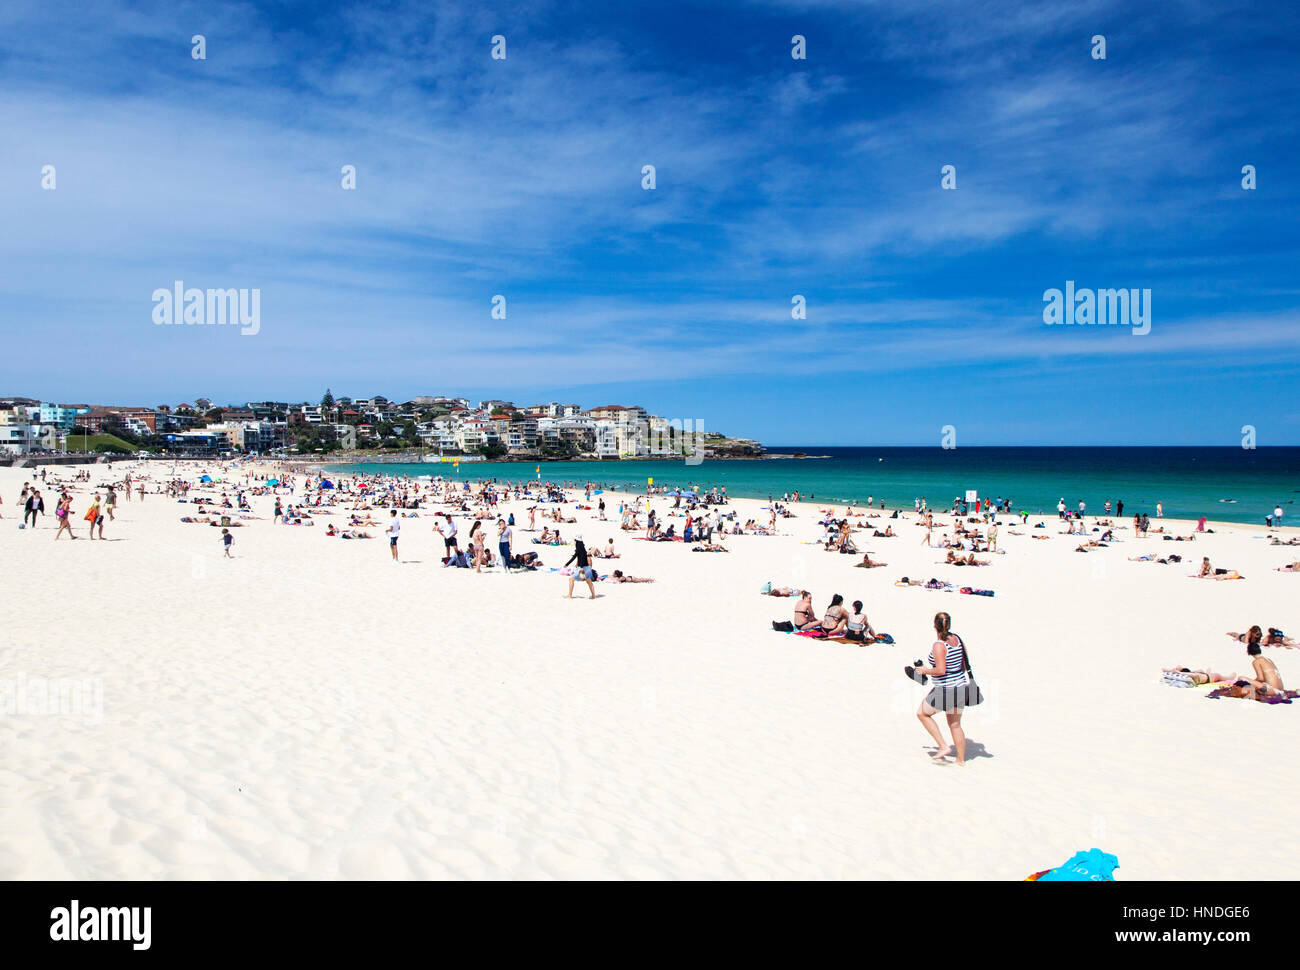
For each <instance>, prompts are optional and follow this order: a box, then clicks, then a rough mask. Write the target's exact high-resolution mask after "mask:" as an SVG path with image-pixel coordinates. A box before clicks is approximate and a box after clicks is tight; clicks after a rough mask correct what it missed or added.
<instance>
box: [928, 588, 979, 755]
mask: <svg viewBox="0 0 1300 970" xmlns="http://www.w3.org/2000/svg"><path fill="white" fill-rule="evenodd" d="M934 633H935V637H936V638H937V639H936V640H935V641H934V646H932V647H931V648H930V655H929V657H928V658H927V659H926V662H925V666H922V667H917V668H916V671H915V673H916V674H925V675H928V676H929V677H930V678H931V679H932V683H931V687H930V693H928V694H926V695H925V700H923V701H922V702H921V706H920V707H919V708H917V711H916V717H917V719H918V720H919V721H920V722H921V726H922V727H923V728H925V730H926V733H927V734H929V735H930V737H932V738H933V739H934V743H935V744H937V745H938V746H939V750H938V751H936V752H935V753H934V754H933V755H932V756H931V757H933V759H934V760H935V762H936V763H940V762H941V761H942V759H943V758H946V757H947V756H948V755H950V754H952V753H953V749H954V748H955V749H956V754H957V762H956V763H957V764H959V765H961V764H965V763H966V733H965V732H964V731H963V730H962V727H961V713H962V709H963V708H965V707H969V706H972V705H975V704H978V703H980V701H982V700H983V699H984V698H983V697H981V696H980V692H979V687H977V686H976V684H975V680H974V677H973V676H972V672H971V669H970V663H969V661H968V660H967V658H966V645H965V644H964V643H962V639H961V637H959V636H958V635H957V634H955V633H953V632H952V617H950V616H949V615H948V614H947V613H936V614H935V615H934ZM940 711H943V712H944V714H945V715H946V716H947V719H948V733H949V734H950V735H952V744H944V742H943V735H942V734H940V733H939V726H938V725H937V724H935V723H934V715H936V714H938V713H939V712H940Z"/></svg>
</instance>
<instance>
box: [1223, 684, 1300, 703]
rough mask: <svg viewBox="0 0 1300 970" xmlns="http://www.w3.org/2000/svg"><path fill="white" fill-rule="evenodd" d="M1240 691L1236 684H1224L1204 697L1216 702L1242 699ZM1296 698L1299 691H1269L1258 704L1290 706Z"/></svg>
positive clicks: (1299, 694)
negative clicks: (1231, 698)
mask: <svg viewBox="0 0 1300 970" xmlns="http://www.w3.org/2000/svg"><path fill="white" fill-rule="evenodd" d="M1241 691H1242V688H1240V687H1238V686H1237V685H1236V684H1225V685H1224V686H1223V687H1217V688H1215V689H1214V690H1212V691H1210V692H1209V693H1208V694H1206V695H1205V696H1206V697H1208V698H1210V699H1211V700H1216V701H1217V700H1218V699H1219V698H1220V697H1237V698H1242V699H1244V696H1243V695H1242V693H1241ZM1297 697H1300V691H1294V690H1287V691H1282V692H1281V693H1278V692H1277V691H1269V693H1268V695H1267V696H1266V697H1265V698H1264V699H1263V700H1262V701H1259V703H1261V704H1290V703H1291V702H1292V701H1293V700H1295V699H1296V698H1297Z"/></svg>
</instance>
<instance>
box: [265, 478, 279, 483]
mask: <svg viewBox="0 0 1300 970" xmlns="http://www.w3.org/2000/svg"><path fill="white" fill-rule="evenodd" d="M266 484H268V485H279V484H280V479H278V478H273V479H271V480H270V481H269V482H267V483H266Z"/></svg>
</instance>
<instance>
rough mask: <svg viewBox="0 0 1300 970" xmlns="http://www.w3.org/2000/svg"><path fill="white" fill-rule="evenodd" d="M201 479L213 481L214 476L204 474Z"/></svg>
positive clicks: (202, 480)
mask: <svg viewBox="0 0 1300 970" xmlns="http://www.w3.org/2000/svg"><path fill="white" fill-rule="evenodd" d="M199 481H201V482H210V481H212V476H211V475H204V476H202V477H201V478H200V479H199Z"/></svg>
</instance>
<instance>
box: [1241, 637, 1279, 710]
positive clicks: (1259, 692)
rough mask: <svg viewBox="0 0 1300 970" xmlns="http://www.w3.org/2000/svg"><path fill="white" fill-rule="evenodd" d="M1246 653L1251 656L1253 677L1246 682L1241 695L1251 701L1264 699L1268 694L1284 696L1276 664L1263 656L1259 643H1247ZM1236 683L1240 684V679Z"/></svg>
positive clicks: (1266, 698)
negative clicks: (1243, 692)
mask: <svg viewBox="0 0 1300 970" xmlns="http://www.w3.org/2000/svg"><path fill="white" fill-rule="evenodd" d="M1246 654H1247V655H1248V656H1249V657H1250V658H1251V661H1250V662H1251V666H1252V667H1254V670H1255V679H1254V680H1250V681H1247V682H1246V683H1249V685H1250V687H1249V688H1248V689H1247V692H1246V693H1245V694H1244V695H1243V696H1245V697H1247V698H1249V699H1250V700H1253V701H1266V700H1268V698H1269V697H1270V696H1273V695H1277V694H1281V695H1283V696H1285V695H1286V688H1285V687H1283V686H1282V675H1281V674H1279V673H1278V672H1277V664H1275V663H1273V661H1272V660H1270V659H1269V658H1268V657H1265V656H1264V654H1263V651H1262V650H1261V649H1260V646H1259V644H1258V643H1251V644H1248V645H1247V646H1246ZM1237 683H1238V684H1241V683H1242V681H1238V682H1237Z"/></svg>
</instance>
